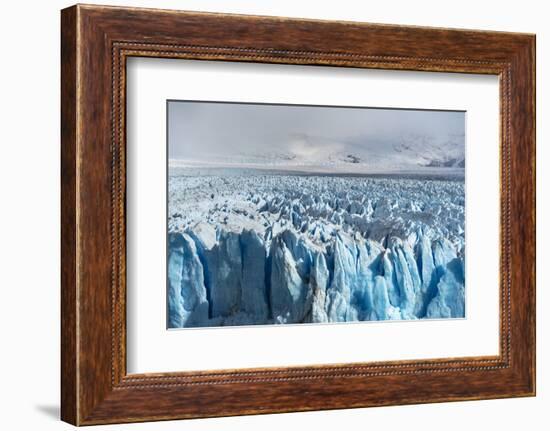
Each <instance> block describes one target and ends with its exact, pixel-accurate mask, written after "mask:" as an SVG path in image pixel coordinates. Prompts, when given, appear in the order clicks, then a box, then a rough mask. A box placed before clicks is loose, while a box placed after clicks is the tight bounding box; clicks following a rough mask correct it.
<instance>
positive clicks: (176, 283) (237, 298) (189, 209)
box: [168, 175, 465, 328]
mask: <svg viewBox="0 0 550 431" xmlns="http://www.w3.org/2000/svg"><path fill="white" fill-rule="evenodd" d="M463 186H464V185H463V182H460V181H431V180H430V181H428V180H414V179H406V180H405V179H372V178H355V177H349V178H346V177H330V178H329V177H322V176H318V177H310V176H302V177H301V176H282V175H279V176H277V175H273V176H257V175H242V176H241V175H236V176H229V177H221V176H212V177H199V176H196V177H193V176H187V177H173V178H172V177H171V178H170V188H169V190H170V193H171V196H170V218H169V235H168V315H169V318H168V326H169V327H170V328H185V327H204V326H229V325H256V324H289V323H326V322H353V321H366V320H370V321H372V320H411V319H424V318H461V317H464V315H465V274H464V245H465V244H464V187H463ZM190 197H192V198H190Z"/></svg>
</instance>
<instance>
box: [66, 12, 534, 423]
mask: <svg viewBox="0 0 550 431" xmlns="http://www.w3.org/2000/svg"><path fill="white" fill-rule="evenodd" d="M61 18H62V19H61V52H62V56H61V59H62V60H61V73H62V75H61V83H62V92H61V111H62V112H61V130H62V133H61V141H62V142H61V143H62V145H61V174H62V175H61V192H62V197H61V209H62V216H61V227H62V238H61V253H62V256H61V257H62V282H61V292H62V295H61V306H62V323H61V340H62V343H61V358H62V359H61V389H62V390H61V418H62V419H63V420H64V421H66V422H69V423H71V424H74V425H91V424H105V423H115V422H138V421H151V420H166V419H180V418H197V417H213V416H230V415H241V414H259V413H274V412H289V411H308V410H321V409H340V408H352V407H368V406H384V405H394V404H414V403H431V402H442V401H457V400H476V399H490V398H504V397H519V396H534V395H535V36H534V35H529V34H515V33H504V32H502V33H501V32H489V31H470V30H450V29H440V28H424V27H404V26H392V25H377V24H363V23H353V22H331V21H315V20H298V19H286V18H275V17H255V16H241V15H220V14H213V13H196V12H178V11H168V10H153V9H134V8H120V7H103V6H84V5H77V6H73V7H70V8H68V9H64V10H63V11H62V14H61ZM131 56H143V57H162V58H183V59H197V60H206V61H207V60H224V61H240V62H258V63H284V64H300V65H330V66H341V67H353V68H374V69H392V70H414V71H441V72H460V73H477V74H493V75H498V76H499V78H500V107H501V109H500V120H501V121H500V131H501V134H500V139H501V142H500V148H501V196H500V204H501V218H500V221H497V220H495V223H498V222H500V233H501V236H500V238H501V242H500V247H501V248H500V256H501V257H500V354H499V355H498V356H494V357H493V356H491V357H465V358H463V357H461V358H442V359H433V360H413V361H397V362H396V361H393V362H379V363H353V364H338V365H327V366H303V367H287V368H266V369H237V370H226V371H209V370H205V371H204V372H179V373H158V374H139V375H136V374H130V375H128V374H127V372H126V350H125V343H126V322H125V307H126V303H125V298H126V284H125V274H126V273H125V268H126V267H125V264H126V261H125V191H126V176H125V151H126V147H125V142H126V140H125V139H126V138H125V124H126V123H125V97H126V95H125V91H126V87H125V84H126V74H125V73H126V72H125V65H126V59H128V58H129V57H131Z"/></svg>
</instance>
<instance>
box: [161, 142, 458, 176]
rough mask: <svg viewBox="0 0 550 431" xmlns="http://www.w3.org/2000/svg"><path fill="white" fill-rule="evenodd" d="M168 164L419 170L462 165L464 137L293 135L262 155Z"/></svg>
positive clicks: (237, 153)
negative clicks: (330, 137)
mask: <svg viewBox="0 0 550 431" xmlns="http://www.w3.org/2000/svg"><path fill="white" fill-rule="evenodd" d="M170 166H173V167H178V166H183V167H189V166H204V167H208V166H211V167H242V168H246V167H254V168H267V169H269V168H272V169H285V168H288V169H297V168H303V169H306V170H308V169H309V170H321V171H329V170H331V169H334V170H335V172H346V171H349V172H383V171H403V170H406V171H422V170H423V168H457V169H461V168H464V167H465V146H464V135H458V134H457V135H447V136H444V137H436V136H428V135H413V134H409V135H404V136H400V137H399V138H398V139H393V140H391V141H390V140H384V139H380V138H378V139H375V138H352V139H349V140H346V141H338V140H331V139H327V138H324V137H320V136H314V135H310V134H294V135H291V136H289V137H288V139H287V140H285V142H282V143H281V145H277V146H275V148H272V149H267V150H266V149H262V151H251V150H247V151H239V150H237V149H236V150H235V151H225V152H223V153H222V152H220V153H218V154H212V153H208V154H200V152H198V153H196V154H194V156H193V157H192V158H187V159H186V158H182V159H171V160H170Z"/></svg>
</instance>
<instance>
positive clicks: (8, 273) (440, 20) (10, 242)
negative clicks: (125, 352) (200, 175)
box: [0, 0, 550, 431]
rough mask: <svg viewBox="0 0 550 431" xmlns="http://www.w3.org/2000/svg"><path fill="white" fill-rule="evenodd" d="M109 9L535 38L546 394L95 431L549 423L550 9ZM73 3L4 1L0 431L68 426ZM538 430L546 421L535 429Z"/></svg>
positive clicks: (291, 5) (478, 5) (427, 4)
mask: <svg viewBox="0 0 550 431" xmlns="http://www.w3.org/2000/svg"><path fill="white" fill-rule="evenodd" d="M101 3H107V4H120V5H132V6H149V7H165V8H176V9H189V10H209V11H220V12H233V13H249V14H264V15H284V16H296V17H308V18H321V19H344V20H359V21H370V22H381V23H395V24H412V25H431V26H442V27H457V28H478V29H489V30H505V31H525V32H536V33H537V56H538V58H537V76H538V82H537V93H538V94H537V113H538V115H537V116H538V118H539V122H538V125H537V135H538V136H537V137H538V143H539V145H538V153H537V154H538V158H539V160H538V168H539V169H538V174H537V175H538V189H539V194H538V204H537V211H538V220H539V227H538V239H537V244H538V256H539V258H538V262H539V268H538V271H537V277H538V286H539V288H538V295H537V302H538V306H537V310H538V322H537V324H538V331H537V332H538V396H537V398H524V399H508V400H494V401H477V402H461V403H445V404H437V405H418V406H406V407H389V408H372V409H357V410H342V411H329V412H311V413H295V414H285V415H269V416H254V417H252V416H249V417H237V418H222V419H208V420H196V421H187V422H164V423H156V424H135V425H122V426H116V427H115V426H105V427H98V428H96V429H113V430H115V429H116V430H123V429H135V430H138V429H144V430H172V429H173V430H176V429H178V430H182V429H183V430H226V429H242V430H257V429H264V430H266V431H268V430H281V429H282V430H284V429H294V428H313V429H319V430H321V429H327V430H329V429H335V428H339V427H343V426H345V427H357V428H360V427H361V428H363V427H367V426H368V427H370V428H374V429H381V428H384V429H399V428H406V429H408V430H434V431H435V430H437V431H440V430H441V428H442V427H445V429H446V430H450V431H452V430H460V431H463V430H464V429H469V428H472V429H477V428H480V427H490V428H491V429H499V430H518V429H525V428H530V429H544V426H547V424H548V423H549V422H550V414H549V409H548V405H549V403H550V373H549V371H548V369H549V366H548V365H545V363H546V364H547V363H548V361H549V360H550V356H549V345H550V343H549V342H548V339H549V338H550V332H549V329H548V327H550V326H549V325H550V320H549V318H548V315H545V314H544V312H543V310H548V309H549V308H550V301H549V299H550V297H549V295H548V294H546V293H545V292H544V286H545V285H548V284H549V283H550V278H549V277H550V270H548V265H546V267H545V265H544V263H545V261H548V260H549V259H550V252H548V251H545V250H544V248H545V247H544V245H545V243H546V241H550V229H549V227H548V222H546V224H545V222H544V219H546V220H548V219H550V195H549V194H548V192H547V191H546V194H543V191H544V188H545V187H544V186H545V185H547V184H549V183H550V173H549V171H548V170H547V169H546V170H545V169H543V168H544V167H545V166H547V165H548V164H550V150H549V149H548V146H547V145H545V144H546V143H548V139H549V138H550V135H549V134H550V126H548V122H547V121H545V120H544V119H546V118H549V117H550V91H549V84H550V78H548V77H549V76H550V67H549V66H550V64H549V55H548V53H549V52H550V28H548V24H547V21H548V16H549V14H548V11H546V10H545V9H544V8H545V5H544V3H545V2H541V1H536V0H524V1H522V2H517V1H514V2H506V1H503V0H500V1H487V2H480V1H473V0H463V1H461V2H456V3H445V2H441V1H422V0H418V1H414V2H411V1H406V0H402V1H385V2H358V1H354V0H340V1H338V2H333V1H322V2H312V1H307V0H302V1H298V0H264V1H255V2H252V1H245V0H241V1H239V0H195V1H192V0H187V1H186V0H181V1H167V0H158V1H154V0H147V1H146V0H131V1H124V0H119V1H115V2H113V1H108V0H102V1H101ZM70 4H71V3H70V2H67V1H58V0H52V1H48V2H39V1H27V2H7V3H6V4H4V5H3V9H2V22H1V25H0V32H1V34H2V39H1V40H2V48H3V50H2V51H3V62H2V67H1V68H0V75H1V78H2V79H0V94H1V97H0V103H1V105H0V106H1V107H2V111H1V114H2V117H1V118H2V124H1V127H0V142H1V143H2V146H1V150H0V151H1V156H0V178H1V180H2V181H1V183H0V184H2V186H1V188H0V191H1V196H2V207H1V209H0V244H1V246H0V252H1V256H0V258H1V260H0V262H2V266H1V267H0V268H1V270H0V286H1V288H2V297H1V298H2V300H1V302H0V304H1V305H0V307H1V310H0V319H1V322H0V323H1V327H2V341H3V343H2V355H0V366H1V369H2V381H1V383H0V397H1V399H0V401H1V402H2V406H3V409H2V415H1V416H0V427H2V428H3V429H10V430H18V429H40V430H57V429H60V430H61V429H71V427H70V426H68V425H66V424H63V423H61V422H59V421H58V419H57V416H58V410H59V401H58V400H59V387H58V385H59V372H60V371H59V217H60V216H59V9H60V8H62V7H65V6H68V5H70ZM546 189H547V187H546ZM537 424H538V425H537Z"/></svg>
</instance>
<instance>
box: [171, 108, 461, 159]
mask: <svg viewBox="0 0 550 431" xmlns="http://www.w3.org/2000/svg"><path fill="white" fill-rule="evenodd" d="M464 122H465V117H464V112H455V111H421V110H399V109H372V108H341V107H311V106H300V105H266V104H244V103H243V104H241V103H239V104H236V103H212V102H183V101H170V102H169V103H168V138H169V141H168V142H169V158H170V159H187V160H194V159H195V160H201V159H202V160H204V158H205V157H208V156H209V155H212V156H214V155H215V156H217V157H220V156H222V157H223V156H225V155H227V156H236V155H248V154H252V155H253V154H258V153H263V152H281V153H285V152H289V153H294V154H299V155H302V156H307V155H308V154H309V153H308V152H312V151H313V152H316V153H319V151H325V150H326V151H333V150H335V149H336V150H342V149H344V150H345V149H346V148H348V147H349V146H350V145H351V146H354V147H356V146H357V145H358V144H359V145H361V146H362V150H365V151H368V150H370V149H372V150H373V151H375V152H378V153H380V152H384V151H394V150H393V149H392V147H391V143H392V142H402V141H403V140H406V139H407V137H409V136H417V137H418V136H421V137H429V139H432V140H433V139H435V140H436V141H445V142H448V141H449V139H451V141H452V142H453V144H451V145H455V144H454V142H456V145H457V146H459V145H460V146H464V127H465V124H464ZM457 136H458V138H457ZM388 144H390V145H388ZM462 151H463V150H462ZM302 153H303V154H302Z"/></svg>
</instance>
